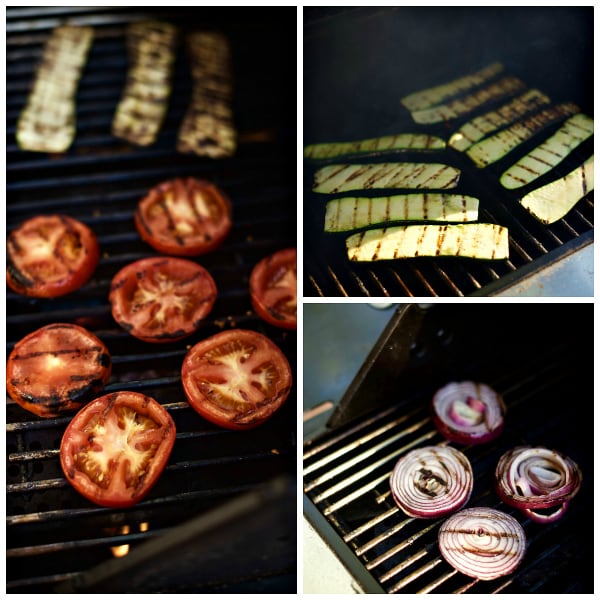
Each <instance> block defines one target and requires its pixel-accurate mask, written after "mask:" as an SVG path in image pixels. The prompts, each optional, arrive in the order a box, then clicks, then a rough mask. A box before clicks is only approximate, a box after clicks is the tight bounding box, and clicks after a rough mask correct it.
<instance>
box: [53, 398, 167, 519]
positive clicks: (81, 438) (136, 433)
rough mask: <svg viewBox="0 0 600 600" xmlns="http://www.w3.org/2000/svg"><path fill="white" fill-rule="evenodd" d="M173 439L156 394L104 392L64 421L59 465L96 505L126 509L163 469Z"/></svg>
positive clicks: (143, 492) (136, 500) (142, 495)
mask: <svg viewBox="0 0 600 600" xmlns="http://www.w3.org/2000/svg"><path fill="white" fill-rule="evenodd" d="M174 443H175V423H174V422H173V419H172V418H171V416H170V415H169V413H168V412H167V411H166V410H165V408H164V407H163V406H161V405H160V404H159V403H158V402H157V401H156V400H154V398H150V397H149V396H145V395H144V394H140V393H138V392H129V391H121V392H115V393H113V394H106V395H105V396H102V397H100V398H97V399H96V400H93V401H92V402H90V403H89V404H88V405H87V406H85V407H84V408H82V409H81V410H80V411H79V412H78V413H77V414H76V415H75V416H74V417H73V419H72V421H71V422H70V423H69V425H68V426H67V429H66V430H65V433H64V435H63V437H62V441H61V445H60V464H61V467H62V470H63V472H64V474H65V477H66V478H67V481H68V482H69V483H70V484H71V485H72V486H73V487H74V488H75V489H76V490H77V491H78V492H79V493H80V494H81V495H82V496H84V497H85V498H87V499H88V500H91V501H92V502H94V503H95V504H98V505H100V506H107V507H111V508H125V507H128V506H133V505H134V504H136V503H137V502H139V501H140V500H142V499H143V498H144V497H145V496H146V494H148V492H149V491H150V490H151V488H152V487H153V486H154V485H155V483H156V482H157V480H158V478H159V477H160V475H161V473H162V472H163V470H164V468H165V466H166V464H167V461H168V460H169V456H170V454H171V450H172V449H173V445H174Z"/></svg>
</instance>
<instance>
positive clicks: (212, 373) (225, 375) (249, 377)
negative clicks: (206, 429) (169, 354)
mask: <svg viewBox="0 0 600 600" xmlns="http://www.w3.org/2000/svg"><path fill="white" fill-rule="evenodd" d="M181 379H182V383H183V389H184V392H185V395H186V397H187V400H188V402H189V403H190V405H191V407H192V408H193V409H194V410H195V411H196V412H197V413H198V414H200V415H201V416H202V417H204V418H205V419H206V420H208V421H210V422H211V423H214V424H215V425H218V426H219V427H224V428H225V429H234V430H245V429H252V428H254V427H258V426H259V425H261V424H262V423H264V422H265V421H266V420H267V419H269V418H270V417H272V416H273V414H274V413H275V412H276V411H277V410H278V409H279V408H280V407H281V406H282V405H283V403H284V402H285V401H286V399H287V397H288V395H289V393H290V391H291V387H292V370H291V367H290V364H289V362H288V360H287V358H286V357H285V355H284V354H283V352H282V351H281V350H280V349H279V348H278V347H277V346H276V345H275V344H274V343H273V342H272V341H271V340H270V339H269V338H267V337H265V336H264V335H262V334H260V333H257V332H255V331H250V330H245V329H230V330H228V331H223V332H221V333H217V334H215V335H213V336H211V337H209V338H207V339H205V340H203V341H201V342H198V343H197V344H196V345H195V346H193V347H192V348H191V349H190V350H189V352H188V353H187V355H186V356H185V358H184V360H183V364H182V368H181Z"/></svg>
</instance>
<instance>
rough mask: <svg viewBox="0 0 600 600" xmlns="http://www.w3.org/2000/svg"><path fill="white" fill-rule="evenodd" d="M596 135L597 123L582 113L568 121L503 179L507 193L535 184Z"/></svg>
mask: <svg viewBox="0 0 600 600" xmlns="http://www.w3.org/2000/svg"><path fill="white" fill-rule="evenodd" d="M592 135H594V119H591V118H590V117H588V116H587V115H584V114H583V113H578V114H576V115H574V116H573V117H571V118H570V119H567V120H566V121H565V122H564V123H563V124H562V126H561V128H560V129H558V130H557V131H556V133H554V134H553V135H551V136H550V137H549V138H548V139H547V140H546V141H545V142H543V143H542V144H540V145H539V146H537V148H534V149H533V150H532V151H531V152H529V154H526V155H525V156H523V158H521V159H520V160H518V161H517V162H516V163H515V164H514V165H513V166H512V167H510V168H508V169H507V170H506V171H504V173H503V174H502V176H501V177H500V183H501V184H502V185H503V186H504V187H505V188H507V189H515V188H518V187H521V186H523V185H526V184H528V183H531V182H532V181H534V180H535V179H537V178H538V177H541V176H542V175H544V173H547V172H548V171H550V169H552V168H554V167H555V166H556V165H558V164H559V163H560V162H561V161H562V160H563V159H564V158H566V157H567V156H568V155H569V153H570V152H571V151H572V150H573V149H575V148H576V147H577V146H579V144H581V143H583V142H584V141H585V140H587V139H588V138H589V137H591V136H592Z"/></svg>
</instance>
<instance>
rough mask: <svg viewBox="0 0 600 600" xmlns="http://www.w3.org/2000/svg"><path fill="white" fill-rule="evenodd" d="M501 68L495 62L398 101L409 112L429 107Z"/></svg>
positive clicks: (487, 77) (485, 79)
mask: <svg viewBox="0 0 600 600" xmlns="http://www.w3.org/2000/svg"><path fill="white" fill-rule="evenodd" d="M503 68H504V67H503V66H502V64H501V63H499V62H496V63H493V64H491V65H488V66H487V67H485V68H484V69H481V70H480V71H477V72H476V73H472V74H470V75H465V76H464V77H459V78H458V79H454V80H452V81H450V82H447V83H444V84H442V85H438V86H435V87H432V88H428V89H424V90H420V91H418V92H414V93H412V94H409V95H408V96H405V97H404V98H402V100H400V102H401V103H402V104H403V105H404V106H405V107H406V108H407V109H408V110H410V111H411V112H413V111H416V110H422V109H424V108H429V107H430V106H435V105H436V104H439V103H440V102H443V101H444V100H446V99H447V98H450V97H451V96H456V95H457V94H460V93H461V92H466V91H467V90H470V89H471V88H474V87H475V86H478V85H481V84H482V83H484V82H485V81H487V80H488V79H491V78H492V77H495V76H496V75H498V73H500V72H501V71H502V69H503Z"/></svg>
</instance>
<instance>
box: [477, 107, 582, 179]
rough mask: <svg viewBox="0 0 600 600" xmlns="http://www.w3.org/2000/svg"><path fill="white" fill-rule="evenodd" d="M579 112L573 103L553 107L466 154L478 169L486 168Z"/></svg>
mask: <svg viewBox="0 0 600 600" xmlns="http://www.w3.org/2000/svg"><path fill="white" fill-rule="evenodd" d="M578 111H579V108H578V107H577V106H576V105H575V104H573V103H571V102H567V103H565V104H557V105H556V106H551V107H549V108H546V109H544V110H541V111H540V112H537V113H536V114H534V115H532V116H531V117H528V118H526V119H523V120H521V121H518V122H517V123H515V124H514V125H511V126H510V127H508V128H507V129H503V130H502V131H500V132H498V133H496V134H495V135H492V136H490V137H487V138H485V139H483V140H481V141H480V142H477V143H476V144H474V145H473V146H471V147H470V148H469V149H468V150H467V152H466V153H467V155H468V156H469V158H471V160H472V161H473V162H474V163H475V164H476V165H477V166H478V167H480V168H481V167H485V166H487V165H490V164H492V163H494V162H496V161H498V160H500V159H501V158H503V157H504V156H506V155H507V154H508V153H509V152H510V151H511V150H514V149H515V148H516V147H517V146H518V145H519V144H522V143H523V142H525V141H527V140H528V139H530V138H532V137H533V136H534V135H535V134H537V133H538V132H540V131H542V130H543V129H544V128H545V127H548V126H549V125H552V124H553V123H556V122H557V121H560V120H562V119H564V118H565V117H570V116H571V115H573V114H575V113H577V112H578Z"/></svg>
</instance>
